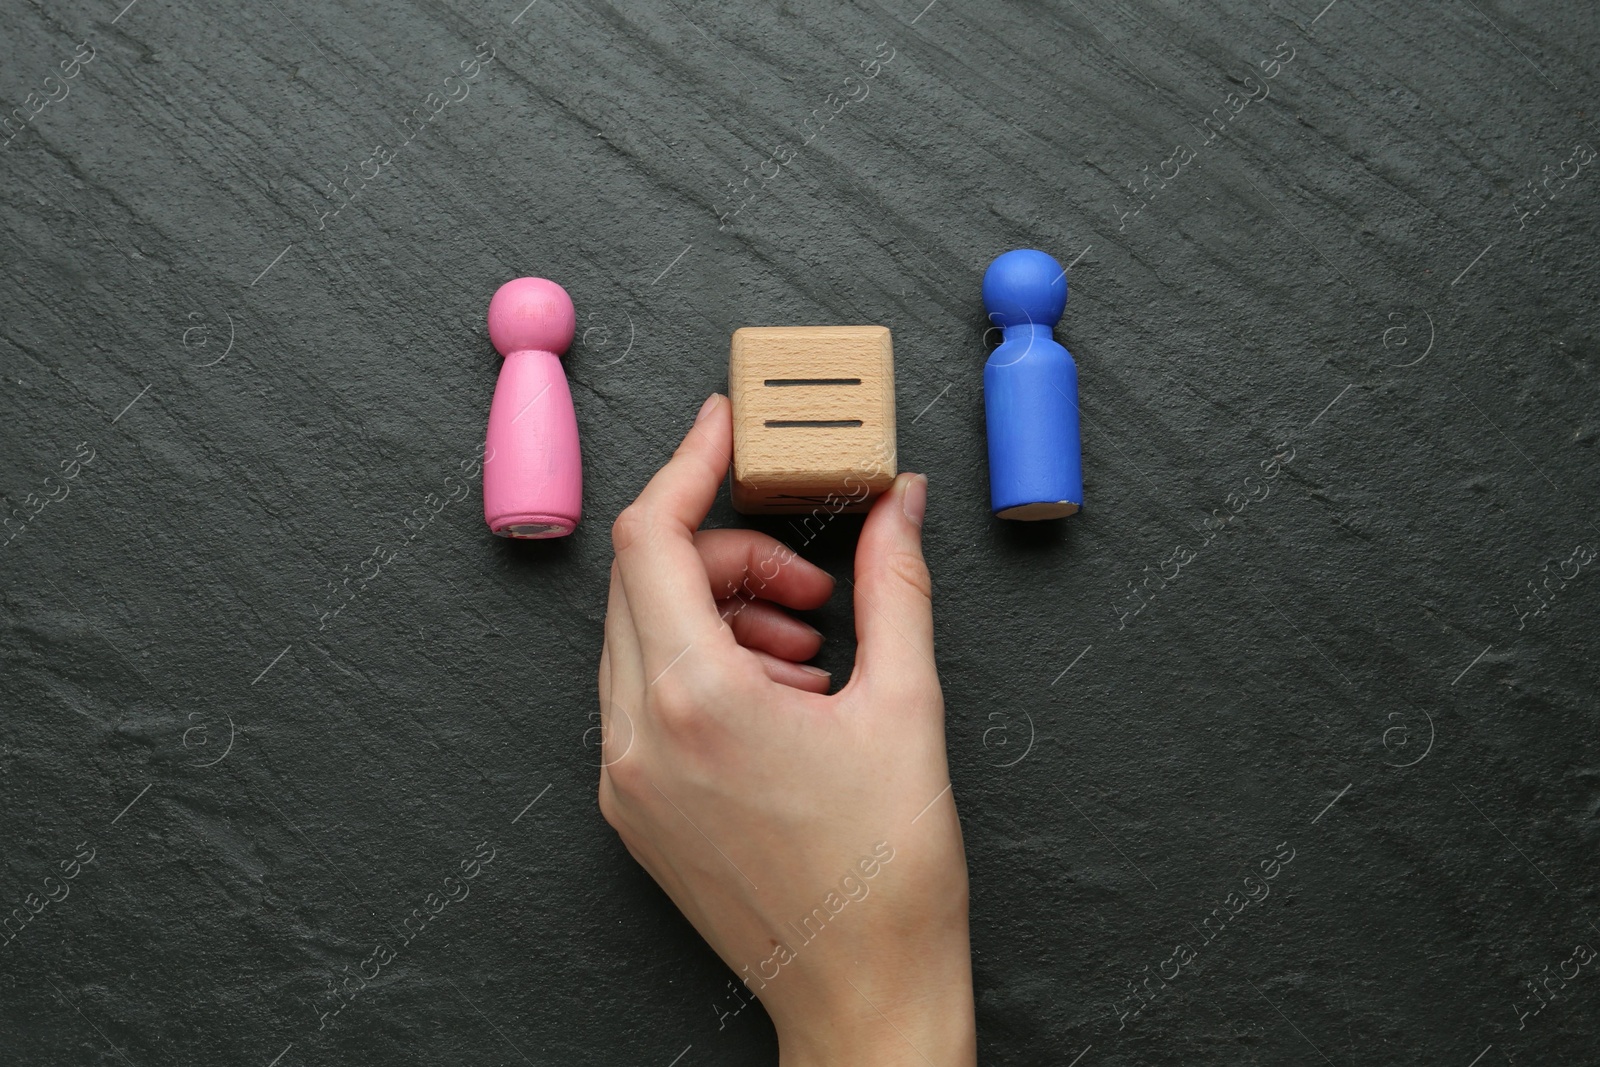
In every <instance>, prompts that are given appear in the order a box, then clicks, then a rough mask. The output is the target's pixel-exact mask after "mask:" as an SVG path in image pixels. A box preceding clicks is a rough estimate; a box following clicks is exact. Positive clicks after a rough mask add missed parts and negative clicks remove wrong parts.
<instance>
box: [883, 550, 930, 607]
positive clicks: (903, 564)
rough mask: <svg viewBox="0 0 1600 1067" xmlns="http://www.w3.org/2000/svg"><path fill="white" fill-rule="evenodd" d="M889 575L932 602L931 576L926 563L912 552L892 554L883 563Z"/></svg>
mask: <svg viewBox="0 0 1600 1067" xmlns="http://www.w3.org/2000/svg"><path fill="white" fill-rule="evenodd" d="M885 562H886V564H887V567H888V571H889V573H890V574H892V575H894V577H895V578H896V579H898V580H899V581H901V582H903V583H905V584H906V585H908V586H910V587H911V588H912V589H913V590H915V591H916V592H918V593H920V594H921V595H922V596H923V597H924V598H925V599H926V600H927V601H928V602H929V603H932V602H933V576H932V575H930V574H929V573H928V564H927V561H926V560H924V559H923V558H922V556H920V555H918V554H917V553H914V552H892V553H890V555H889V558H888V559H887V560H886V561H885Z"/></svg>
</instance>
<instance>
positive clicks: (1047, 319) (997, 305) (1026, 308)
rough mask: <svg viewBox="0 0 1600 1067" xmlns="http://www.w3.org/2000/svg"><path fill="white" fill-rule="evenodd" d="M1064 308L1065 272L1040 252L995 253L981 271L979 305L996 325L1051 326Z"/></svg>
mask: <svg viewBox="0 0 1600 1067" xmlns="http://www.w3.org/2000/svg"><path fill="white" fill-rule="evenodd" d="M1066 308H1067V274H1066V272H1065V271H1063V270H1062V269H1061V264H1059V263H1057V262H1056V261H1055V259H1054V258H1053V257H1051V256H1049V255H1046V254H1045V253H1043V252H1039V251H1036V250H1034V249H1032V248H1019V249H1016V250H1015V251H1012V252H1004V253H1002V254H1000V255H998V256H996V257H995V259H994V262H993V263H990V264H989V269H988V270H986V271H984V272H983V309H984V310H985V311H987V312H988V313H989V321H990V322H993V323H994V324H995V325H996V326H1021V325H1024V324H1026V323H1030V322H1031V323H1037V324H1039V325H1043V326H1050V327H1052V328H1053V327H1054V326H1055V324H1056V323H1057V322H1059V321H1061V313H1062V312H1063V311H1065V310H1066Z"/></svg>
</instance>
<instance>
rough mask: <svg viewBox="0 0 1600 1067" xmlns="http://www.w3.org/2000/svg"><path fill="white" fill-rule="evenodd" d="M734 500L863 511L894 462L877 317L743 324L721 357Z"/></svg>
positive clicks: (888, 383)
mask: <svg viewBox="0 0 1600 1067" xmlns="http://www.w3.org/2000/svg"><path fill="white" fill-rule="evenodd" d="M728 398H729V400H730V401H732V405H733V506H734V507H735V508H737V509H738V510H739V511H742V512H744V513H745V514H747V515H752V514H793V513H797V512H809V511H815V510H817V509H819V508H822V509H825V510H827V511H830V512H832V513H835V514H837V513H839V512H853V511H865V510H866V509H867V507H868V505H870V504H871V502H872V500H873V499H874V498H875V497H877V495H878V494H879V493H881V492H883V491H884V490H885V489H887V488H889V486H890V484H891V483H892V482H893V481H894V478H895V474H896V472H897V470H898V467H897V466H896V463H897V457H896V455H895V428H894V346H893V343H892V342H891V341H890V338H889V330H888V329H887V328H886V327H883V326H746V327H744V328H743V329H740V330H736V331H734V334H733V348H732V351H731V353H730V355H729V358H728Z"/></svg>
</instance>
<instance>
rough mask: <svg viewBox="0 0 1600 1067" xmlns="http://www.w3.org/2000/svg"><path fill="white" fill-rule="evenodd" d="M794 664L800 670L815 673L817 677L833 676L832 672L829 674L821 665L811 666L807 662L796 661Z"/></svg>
mask: <svg viewBox="0 0 1600 1067" xmlns="http://www.w3.org/2000/svg"><path fill="white" fill-rule="evenodd" d="M795 666H797V667H799V668H800V669H801V670H803V671H805V672H807V673H809V674H815V675H816V676H818V677H819V678H832V677H833V675H832V674H830V673H828V672H827V671H825V670H823V669H822V668H821V667H813V666H811V664H809V663H797V664H795Z"/></svg>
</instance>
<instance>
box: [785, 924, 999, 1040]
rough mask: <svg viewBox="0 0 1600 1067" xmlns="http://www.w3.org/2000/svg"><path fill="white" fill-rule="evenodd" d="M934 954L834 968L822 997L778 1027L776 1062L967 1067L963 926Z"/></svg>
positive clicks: (969, 1023) (969, 1005) (972, 1029)
mask: <svg viewBox="0 0 1600 1067" xmlns="http://www.w3.org/2000/svg"><path fill="white" fill-rule="evenodd" d="M953 940H958V941H959V945H958V946H952V947H951V949H950V950H949V951H948V952H944V951H943V950H941V954H940V956H939V957H937V958H933V957H930V956H928V955H924V954H920V953H916V952H910V953H904V954H895V955H898V956H900V957H901V958H898V959H888V960H885V959H880V960H877V961H874V963H873V965H870V966H868V965H863V966H858V967H855V968H853V969H852V970H851V971H842V972H841V973H840V974H839V975H838V976H837V978H836V980H835V981H833V982H832V983H830V988H829V991H828V993H829V995H828V996H827V997H826V1000H825V1002H821V1003H818V1004H817V1005H816V1006H815V1008H814V1009H813V1010H810V1011H805V1010H802V1011H800V1012H798V1013H796V1014H795V1016H794V1017H791V1018H789V1019H786V1020H784V1023H783V1024H782V1025H779V1026H778V1064H779V1067H902V1065H904V1067H930V1065H931V1067H975V1065H976V1063H977V1062H978V1060H977V1030H976V1023H975V1020H974V1013H973V997H972V962H971V954H970V949H969V947H968V941H967V933H966V930H965V928H963V929H962V930H961V931H960V936H959V938H953Z"/></svg>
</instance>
